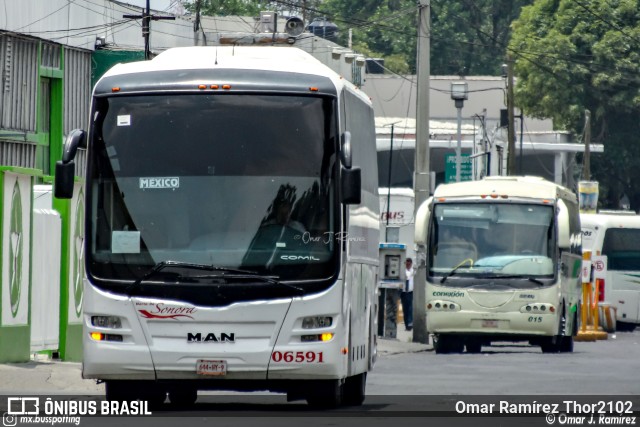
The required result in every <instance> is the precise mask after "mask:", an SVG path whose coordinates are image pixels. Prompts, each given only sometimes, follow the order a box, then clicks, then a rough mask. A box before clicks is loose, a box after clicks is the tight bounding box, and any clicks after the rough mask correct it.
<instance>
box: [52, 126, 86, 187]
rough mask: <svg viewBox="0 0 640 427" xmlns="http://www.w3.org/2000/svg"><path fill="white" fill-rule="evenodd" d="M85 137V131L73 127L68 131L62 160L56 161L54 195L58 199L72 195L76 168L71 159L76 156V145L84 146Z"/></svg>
mask: <svg viewBox="0 0 640 427" xmlns="http://www.w3.org/2000/svg"><path fill="white" fill-rule="evenodd" d="M85 139H86V133H85V131H83V130H80V129H75V130H73V131H71V133H69V136H68V137H67V140H66V141H65V142H64V147H63V150H62V160H58V161H57V162H56V176H55V185H54V196H55V197H56V198H58V199H70V198H71V197H73V182H74V177H75V170H76V164H75V162H74V161H73V159H74V158H75V157H76V153H77V151H78V147H84V146H85Z"/></svg>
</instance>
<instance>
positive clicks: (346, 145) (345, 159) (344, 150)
mask: <svg viewBox="0 0 640 427" xmlns="http://www.w3.org/2000/svg"><path fill="white" fill-rule="evenodd" d="M340 139H341V141H340V160H341V161H342V165H343V166H344V167H345V168H347V169H351V132H349V131H346V132H345V133H343V134H342V137H341V138H340Z"/></svg>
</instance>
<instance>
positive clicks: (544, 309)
mask: <svg viewBox="0 0 640 427" xmlns="http://www.w3.org/2000/svg"><path fill="white" fill-rule="evenodd" d="M555 311H556V308H555V307H554V306H553V305H552V304H546V303H531V304H527V305H525V306H523V307H521V308H520V313H538V314H545V313H550V314H553V313H555Z"/></svg>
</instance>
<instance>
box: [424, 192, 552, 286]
mask: <svg viewBox="0 0 640 427" xmlns="http://www.w3.org/2000/svg"><path fill="white" fill-rule="evenodd" d="M553 219H554V217H553V207H552V206H544V205H533V204H511V203H464V204H463V203H444V204H437V205H435V208H434V224H433V226H434V233H432V236H433V239H432V242H431V245H430V248H432V249H431V250H430V253H429V260H430V274H432V275H433V274H447V273H449V272H450V271H451V270H452V269H456V268H457V271H456V274H459V275H476V274H477V275H479V276H483V275H484V276H486V275H487V274H488V273H490V274H491V275H509V276H512V275H523V276H528V277H531V276H549V275H553V272H554V269H553V265H554V262H553V256H554V255H553V254H554V250H553V248H554V235H553V225H554V221H553Z"/></svg>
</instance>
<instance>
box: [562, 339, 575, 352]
mask: <svg viewBox="0 0 640 427" xmlns="http://www.w3.org/2000/svg"><path fill="white" fill-rule="evenodd" d="M559 350H560V353H573V336H572V335H570V336H567V337H560V346H559Z"/></svg>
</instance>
